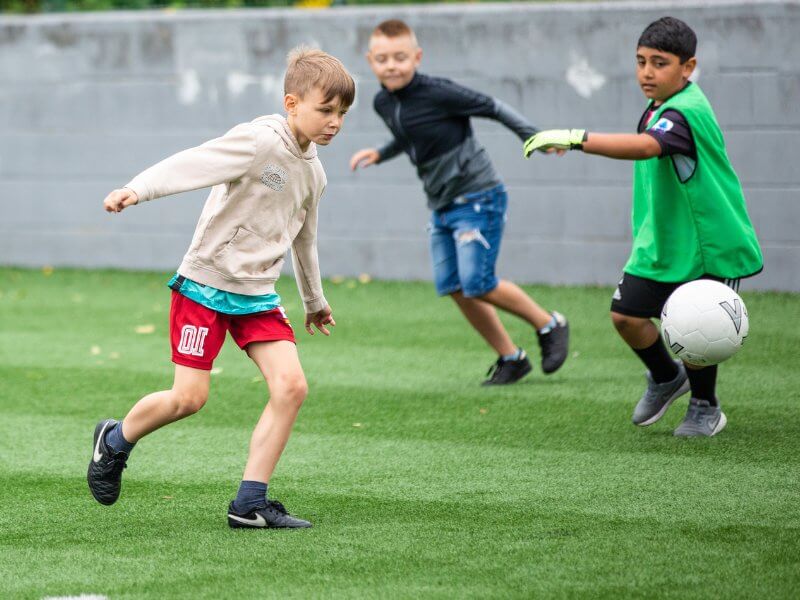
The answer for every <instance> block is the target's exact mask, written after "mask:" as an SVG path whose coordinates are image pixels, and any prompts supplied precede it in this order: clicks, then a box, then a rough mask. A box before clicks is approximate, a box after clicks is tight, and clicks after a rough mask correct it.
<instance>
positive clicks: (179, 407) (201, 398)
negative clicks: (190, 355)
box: [122, 365, 211, 444]
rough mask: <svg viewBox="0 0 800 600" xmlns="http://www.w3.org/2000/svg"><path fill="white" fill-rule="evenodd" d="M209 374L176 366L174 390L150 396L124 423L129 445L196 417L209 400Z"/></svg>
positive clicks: (135, 407) (128, 415)
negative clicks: (155, 432)
mask: <svg viewBox="0 0 800 600" xmlns="http://www.w3.org/2000/svg"><path fill="white" fill-rule="evenodd" d="M210 381H211V376H210V373H209V372H208V371H203V370H201V369H193V368H191V367H184V366H183V365H175V379H174V381H173V384H172V389H170V390H164V391H161V392H154V393H152V394H148V395H147V396H145V397H144V398H142V399H141V400H139V402H137V403H136V404H135V405H134V406H133V408H132V409H131V410H130V412H128V414H127V416H126V417H125V419H124V420H123V421H122V435H123V436H124V437H125V439H126V440H128V441H129V442H130V443H132V444H133V443H135V442H138V441H139V440H140V439H141V438H142V437H144V436H146V435H147V434H148V433H152V432H153V431H155V430H156V429H159V428H160V427H163V426H164V425H168V424H169V423H172V422H174V421H177V420H179V419H182V418H184V417H188V416H189V415H193V414H194V413H196V412H197V411H198V410H200V409H201V408H203V405H204V404H205V403H206V400H207V399H208V390H209V386H210Z"/></svg>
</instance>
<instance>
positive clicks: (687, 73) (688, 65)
mask: <svg viewBox="0 0 800 600" xmlns="http://www.w3.org/2000/svg"><path fill="white" fill-rule="evenodd" d="M695 68H697V57H695V56H693V57H692V58H690V59H688V60H687V61H686V62H685V63H683V76H684V77H685V78H686V79H689V77H691V76H692V73H694V70H695Z"/></svg>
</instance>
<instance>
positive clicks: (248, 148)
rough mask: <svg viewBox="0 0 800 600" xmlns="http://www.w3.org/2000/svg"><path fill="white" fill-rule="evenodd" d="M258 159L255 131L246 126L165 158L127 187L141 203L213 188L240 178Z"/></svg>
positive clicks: (247, 124) (135, 178)
mask: <svg viewBox="0 0 800 600" xmlns="http://www.w3.org/2000/svg"><path fill="white" fill-rule="evenodd" d="M255 157H256V136H255V132H254V131H253V128H252V126H251V125H250V124H249V123H244V124H242V125H237V126H236V127H234V128H233V129H231V130H230V131H229V132H228V133H226V134H225V135H223V136H222V137H219V138H216V139H213V140H210V141H208V142H206V143H205V144H202V145H200V146H197V147H195V148H189V149H188V150H184V151H183V152H178V153H177V154H173V155H172V156H170V157H169V158H165V159H164V160H162V161H161V162H160V163H157V164H155V165H153V166H152V167H150V168H149V169H146V170H145V171H142V172H141V173H139V174H138V175H137V176H136V177H134V178H133V179H132V180H131V181H130V182H129V183H128V184H127V185H125V187H126V188H128V189H131V190H133V191H134V192H136V195H137V196H139V201H140V202H145V201H147V200H152V199H154V198H160V197H162V196H169V195H170V194H178V193H180V192H188V191H190V190H197V189H200V188H205V187H211V186H214V185H218V184H221V183H228V182H230V181H236V180H237V179H240V178H241V177H242V176H244V174H245V173H247V171H248V170H249V169H250V167H251V165H252V164H253V161H254V160H255Z"/></svg>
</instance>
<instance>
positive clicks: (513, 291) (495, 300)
mask: <svg viewBox="0 0 800 600" xmlns="http://www.w3.org/2000/svg"><path fill="white" fill-rule="evenodd" d="M481 300H485V301H486V302H489V303H490V304H493V305H494V306H496V307H497V308H499V309H502V310H504V311H506V312H510V313H511V314H513V315H516V316H517V317H519V318H520V319H523V320H525V321H527V322H528V323H530V324H531V325H533V326H534V327H535V328H536V329H537V330H538V329H541V328H542V327H544V326H545V325H547V324H548V323H549V322H550V319H551V315H550V313H548V312H547V311H546V310H544V309H543V308H542V307H541V306H539V305H538V304H537V303H536V302H535V301H534V300H533V298H531V297H530V296H528V294H526V293H525V292H524V291H522V288H520V287H519V286H518V285H517V284H516V283H513V282H511V281H508V280H506V279H501V280H500V282H499V283H498V284H497V287H496V288H494V289H493V290H492V291H491V292H489V293H488V294H484V295H483V296H481Z"/></svg>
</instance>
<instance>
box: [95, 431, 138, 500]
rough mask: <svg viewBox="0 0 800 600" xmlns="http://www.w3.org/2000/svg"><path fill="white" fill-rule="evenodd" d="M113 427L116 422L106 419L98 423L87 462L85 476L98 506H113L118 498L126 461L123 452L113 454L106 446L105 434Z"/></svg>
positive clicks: (126, 456)
mask: <svg viewBox="0 0 800 600" xmlns="http://www.w3.org/2000/svg"><path fill="white" fill-rule="evenodd" d="M115 425H117V421H115V420H114V419H106V420H105V421H100V422H99V423H98V424H97V426H96V427H95V428H94V443H93V449H92V460H91V461H89V472H88V473H87V474H86V480H87V481H88V483H89V490H91V492H92V496H94V499H95V500H97V501H98V502H99V503H100V504H105V505H110V504H114V502H116V501H117V498H119V491H120V488H121V487H122V470H123V469H124V468H125V466H126V465H125V463H126V461H127V460H128V455H127V454H126V453H125V452H114V451H113V450H112V449H111V448H110V447H109V446H108V444H106V439H105V438H106V433H108V432H109V431H110V430H111V429H113V428H114V426H115Z"/></svg>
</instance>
